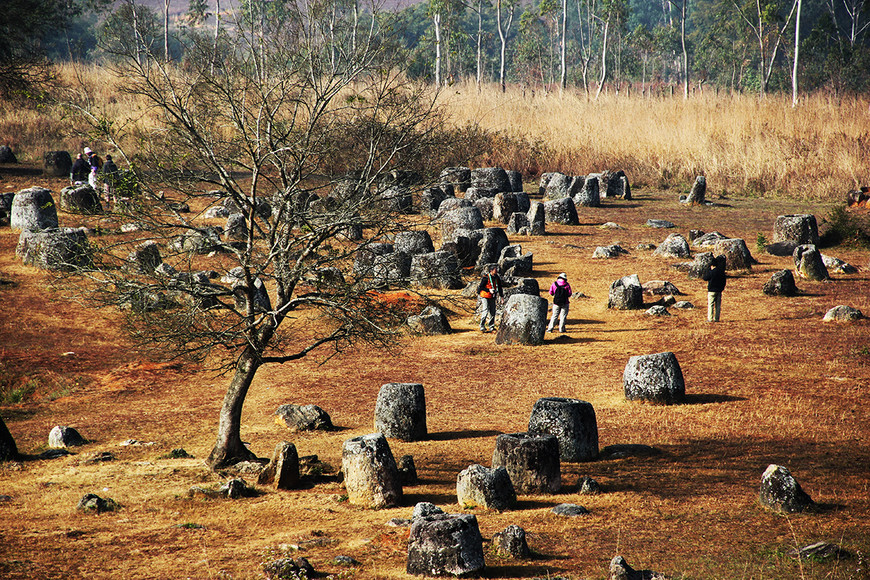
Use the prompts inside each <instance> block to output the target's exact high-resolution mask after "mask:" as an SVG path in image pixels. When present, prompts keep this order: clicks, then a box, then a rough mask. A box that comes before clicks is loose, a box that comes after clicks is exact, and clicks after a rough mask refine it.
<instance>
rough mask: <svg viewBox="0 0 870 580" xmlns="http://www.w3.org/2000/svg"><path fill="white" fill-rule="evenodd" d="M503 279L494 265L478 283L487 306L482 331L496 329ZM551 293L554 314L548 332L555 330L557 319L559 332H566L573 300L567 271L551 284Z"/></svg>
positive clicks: (480, 293) (502, 294)
mask: <svg viewBox="0 0 870 580" xmlns="http://www.w3.org/2000/svg"><path fill="white" fill-rule="evenodd" d="M502 286H503V284H502V280H501V277H500V276H499V275H498V266H492V268H490V269H489V270H488V271H486V272H484V273H483V276H481V278H480V284H478V285H477V293H478V295H479V296H480V299H481V300H482V301H483V302H484V304H485V306H484V308H482V312H481V315H480V331H481V332H492V331H494V330H495V309H496V302H497V300H500V299H504V290H503V288H502ZM550 295H551V296H552V297H553V315H552V316H551V317H550V324H549V325H548V326H547V332H553V327H554V325H555V323H556V320H558V321H559V332H565V321H566V320H567V319H568V303H569V302H570V301H571V285H570V284H569V283H568V275H567V274H565V272H562V273H561V274H559V276H558V277H557V278H556V281H555V282H553V285H552V286H550Z"/></svg>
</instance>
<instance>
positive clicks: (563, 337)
mask: <svg viewBox="0 0 870 580" xmlns="http://www.w3.org/2000/svg"><path fill="white" fill-rule="evenodd" d="M544 342H545V343H546V344H589V343H593V342H612V341H609V340H599V339H597V338H589V337H585V338H581V337H574V336H568V335H567V334H559V335H556V336H554V337H553V338H551V339H548V340H545V341H544Z"/></svg>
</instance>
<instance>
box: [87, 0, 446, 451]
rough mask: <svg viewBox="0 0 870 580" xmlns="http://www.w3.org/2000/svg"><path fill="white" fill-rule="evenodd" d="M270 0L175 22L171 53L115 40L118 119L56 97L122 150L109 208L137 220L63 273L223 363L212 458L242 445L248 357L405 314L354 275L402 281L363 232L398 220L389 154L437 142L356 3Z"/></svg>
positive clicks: (412, 87)
mask: <svg viewBox="0 0 870 580" xmlns="http://www.w3.org/2000/svg"><path fill="white" fill-rule="evenodd" d="M277 8H280V10H277ZM270 10H271V12H270V13H269V19H268V20H267V21H265V22H264V23H265V25H266V27H265V29H260V30H257V31H256V32H255V33H252V28H251V26H250V25H249V24H250V23H246V22H244V19H245V18H247V17H248V16H246V15H245V14H241V13H237V14H235V15H232V14H230V15H228V18H232V19H235V20H236V22H229V25H228V26H226V27H225V28H224V29H223V32H222V33H221V34H220V35H219V37H218V42H217V50H215V44H214V43H213V41H212V39H210V38H206V37H205V36H199V37H197V35H195V34H194V35H191V36H190V38H192V40H190V41H189V44H188V45H187V46H185V50H186V55H187V58H186V62H185V66H184V67H183V68H182V67H174V66H171V65H167V64H166V63H164V62H163V61H162V60H161V59H159V58H155V56H154V54H152V53H150V52H148V53H146V57H147V58H137V52H136V50H135V48H134V47H131V46H130V44H129V43H128V44H126V45H123V44H122V45H118V46H116V48H118V49H119V50H116V51H115V53H116V54H115V56H116V57H117V60H116V61H115V70H116V71H117V74H119V75H120V76H121V78H123V79H124V81H125V83H124V87H125V88H124V90H125V91H126V92H128V93H129V94H130V95H133V96H134V97H135V99H134V102H138V103H140V104H141V109H140V110H138V111H133V112H132V116H133V119H134V120H135V121H136V122H135V123H133V124H129V125H124V124H122V123H120V122H117V120H114V119H106V118H104V117H103V116H102V115H101V114H100V113H99V111H95V110H92V109H85V108H84V105H78V106H77V105H75V104H74V106H77V108H78V109H79V110H80V111H81V112H82V113H83V114H84V115H85V116H86V117H87V118H89V119H90V120H91V121H92V122H93V127H94V129H95V130H96V131H98V133H99V135H100V136H101V137H102V138H103V139H105V140H107V141H109V142H111V143H114V144H115V146H117V147H118V148H119V149H121V150H122V151H123V152H124V156H125V158H126V159H127V160H128V161H129V163H130V166H131V168H132V169H131V171H132V173H130V174H127V175H129V176H135V177H136V178H133V177H130V178H129V179H126V180H125V181H124V182H123V183H119V184H118V190H119V191H118V193H119V195H121V196H122V197H123V198H124V199H123V201H122V202H119V203H118V207H117V208H116V209H117V211H118V212H120V213H122V214H123V215H119V216H118V219H119V220H120V219H123V220H124V222H135V223H136V224H138V227H139V229H138V231H137V232H136V233H129V234H123V235H107V236H104V237H102V238H100V240H99V241H97V242H94V248H95V255H94V267H93V268H92V269H88V270H80V271H78V272H76V273H75V274H74V280H75V281H76V283H77V286H78V287H79V288H80V289H82V290H83V291H84V292H85V294H84V296H85V297H86V298H87V300H89V301H90V302H91V303H92V304H94V305H96V306H120V307H121V308H122V309H123V311H124V312H125V313H126V316H127V321H128V323H129V325H130V328H131V329H132V332H133V335H134V337H136V338H137V339H139V340H140V341H141V342H142V343H145V344H149V345H152V346H155V347H157V348H160V349H162V350H164V351H165V352H168V353H170V354H172V355H173V356H184V355H186V356H191V357H194V358H197V359H200V360H205V361H207V362H209V363H210V364H213V365H214V367H215V368H219V369H221V370H223V371H225V372H227V373H229V374H230V375H231V378H230V380H229V384H228V387H227V391H226V394H225V397H224V402H223V406H222V408H221V411H220V416H219V421H218V428H217V438H216V442H215V445H214V448H213V450H212V452H211V454H210V456H209V458H208V463H209V465H211V466H212V467H213V468H219V467H222V466H227V465H230V464H233V463H236V462H238V461H242V460H247V459H250V458H252V457H254V454H253V453H252V452H251V451H250V450H248V448H247V447H246V446H245V444H244V443H243V442H242V438H241V417H242V407H243V404H244V401H245V398H246V396H247V393H248V391H249V389H250V388H251V386H252V383H253V380H254V377H255V375H256V373H257V371H258V369H259V368H260V367H261V366H262V365H264V364H270V363H289V362H292V361H295V360H298V359H301V358H303V357H306V356H309V355H312V354H314V355H318V356H323V357H328V356H330V355H331V354H333V353H335V352H338V351H341V350H342V349H345V348H348V347H351V346H353V345H355V344H357V343H360V342H364V343H367V344H372V345H379V346H389V345H391V344H393V343H394V341H395V339H396V336H397V334H396V332H397V330H396V329H397V324H398V323H399V322H400V321H401V320H403V319H404V317H405V316H406V313H403V312H401V311H400V310H397V309H396V308H395V307H393V306H391V305H390V304H392V303H391V302H388V301H383V300H380V299H379V296H380V294H379V293H378V292H374V291H373V290H372V288H373V286H372V284H373V280H374V279H377V280H378V282H379V284H381V285H382V286H384V287H386V288H390V287H391V286H392V285H394V284H399V283H405V284H407V280H406V279H405V280H401V279H396V278H395V276H394V275H390V274H389V273H388V271H389V269H385V271H384V272H381V273H380V274H379V275H378V276H375V274H376V273H378V262H377V261H373V260H372V259H371V257H372V255H373V254H372V252H371V249H370V248H371V247H372V244H374V243H376V242H378V241H383V240H384V239H385V237H386V236H388V235H390V234H393V233H395V232H398V231H403V230H405V229H407V228H408V227H409V226H408V225H407V216H405V215H403V212H404V211H406V209H407V208H406V205H405V204H404V201H405V200H406V198H405V196H404V195H403V194H401V193H398V194H397V191H398V192H401V191H402V190H397V189H396V188H386V189H385V188H384V187H383V185H384V182H385V180H389V179H392V180H393V181H396V180H397V179H400V178H401V177H402V176H404V175H406V173H404V172H399V171H397V170H398V169H399V168H402V169H415V170H417V171H418V172H421V173H424V174H425V173H427V172H429V171H428V170H429V166H428V165H427V164H429V163H432V164H434V163H437V151H438V149H437V144H438V143H441V142H443V141H444V139H443V138H442V137H441V135H440V131H441V127H442V125H441V121H440V118H439V116H438V114H437V111H436V110H435V108H434V104H433V95H432V92H431V90H430V89H428V88H426V87H425V86H423V85H421V84H414V83H411V82H410V81H408V80H407V78H406V77H405V76H404V75H402V74H401V73H399V72H396V71H397V70H398V68H397V66H396V65H397V64H398V63H397V61H396V60H395V58H397V55H398V54H399V51H398V50H395V47H394V46H392V45H391V44H390V38H389V37H388V36H387V35H386V34H385V33H382V32H381V31H380V30H379V29H378V27H377V26H376V24H375V22H377V19H376V18H374V15H373V18H372V20H371V24H370V25H369V27H368V29H364V30H356V29H355V23H354V22H355V21H354V20H352V19H351V16H349V15H347V17H346V18H345V17H344V16H345V15H346V13H345V12H341V13H339V14H338V17H337V18H336V19H335V21H333V13H332V12H331V11H330V10H329V8H328V7H327V6H323V5H317V4H316V3H310V2H305V1H304V0H300V1H298V2H295V1H293V0H287V1H285V2H281V4H280V6H274V5H273V6H271V7H270ZM249 14H250V13H249ZM384 29H385V30H386V29H391V27H384ZM353 38H356V44H355V46H354V44H353V42H352V39H353ZM216 54H219V56H220V58H215V55H216ZM212 67H214V69H215V74H211V72H210V71H211V70H212ZM155 112H156V113H157V114H154V113H155ZM129 144H134V145H135V147H134V148H133V147H130V146H129ZM152 184H153V185H152ZM158 185H159V186H160V187H165V188H167V189H169V188H170V187H171V188H172V190H173V191H178V192H180V193H182V194H183V195H184V197H183V198H181V199H179V198H178V197H177V196H175V195H173V197H174V199H170V198H169V196H164V195H162V192H157V191H155V190H156V188H157V186H158ZM182 203H186V204H187V205H189V206H190V207H192V208H193V210H194V212H197V211H203V210H204V208H205V207H206V206H223V207H225V208H228V211H231V212H233V213H236V217H235V218H234V219H233V221H234V226H233V229H228V231H226V232H224V233H223V234H221V233H220V232H219V231H218V230H215V229H214V228H210V227H204V226H203V225H202V222H201V221H200V220H199V218H201V217H202V215H200V214H198V213H194V214H186V213H184V212H183V209H184V207H183V206H182ZM116 223H122V222H116ZM228 225H229V224H228ZM363 232H364V236H363V235H362V234H363ZM366 257H368V258H369V259H368V261H367V260H366V259H363V258H366ZM357 258H359V259H357ZM209 272H214V273H215V274H209Z"/></svg>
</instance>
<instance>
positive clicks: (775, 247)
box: [764, 240, 799, 257]
mask: <svg viewBox="0 0 870 580" xmlns="http://www.w3.org/2000/svg"><path fill="white" fill-rule="evenodd" d="M798 245H799V244H796V243H795V242H792V241H791V240H785V241H782V242H775V243H773V244H768V245H766V246H764V252H765V253H766V254H768V255H770V256H780V257H785V256H791V255H792V254H794V249H795V248H797V247H798Z"/></svg>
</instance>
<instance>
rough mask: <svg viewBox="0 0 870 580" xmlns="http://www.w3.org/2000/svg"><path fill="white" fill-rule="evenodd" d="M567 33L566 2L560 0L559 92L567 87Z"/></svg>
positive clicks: (566, 0) (565, 0)
mask: <svg viewBox="0 0 870 580" xmlns="http://www.w3.org/2000/svg"><path fill="white" fill-rule="evenodd" d="M567 31H568V0H562V43H561V46H560V47H559V49H560V50H559V65H560V69H559V90H560V91H564V90H565V87H567V86H568V63H567V59H566V58H565V50H566V48H565V45H566V40H567V39H566V35H567Z"/></svg>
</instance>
